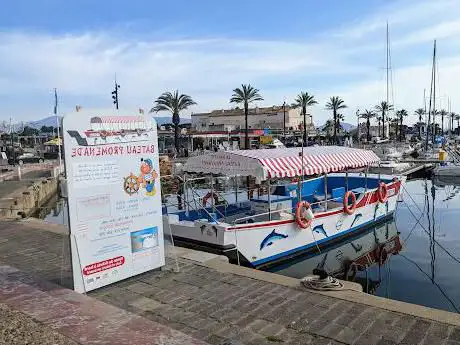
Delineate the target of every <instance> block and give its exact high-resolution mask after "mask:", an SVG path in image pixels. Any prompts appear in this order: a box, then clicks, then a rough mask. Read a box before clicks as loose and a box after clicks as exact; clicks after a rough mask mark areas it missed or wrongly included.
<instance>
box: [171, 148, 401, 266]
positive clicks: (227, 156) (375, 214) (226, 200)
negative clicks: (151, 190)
mask: <svg viewBox="0 0 460 345" xmlns="http://www.w3.org/2000/svg"><path fill="white" fill-rule="evenodd" d="M378 161H379V158H378V156H377V155H376V154H375V153H374V152H372V151H369V150H362V149H356V148H348V147H340V146H319V147H307V148H283V149H275V150H273V149H261V150H248V151H243V150H237V151H231V152H214V153H211V154H208V155H203V156H196V157H191V158H189V159H188V160H187V162H186V163H185V165H184V167H183V169H184V172H186V174H185V175H184V176H183V181H185V182H184V184H183V188H182V190H183V191H184V192H183V196H182V197H181V199H182V198H183V199H184V200H183V201H184V204H185V207H184V209H178V208H177V205H176V204H172V203H170V202H168V201H167V200H171V199H170V198H169V199H168V196H165V197H164V199H165V200H166V201H165V203H164V205H163V225H164V231H165V233H166V234H172V235H173V237H174V241H175V242H176V243H180V244H184V245H191V246H195V247H199V248H200V249H204V250H208V251H212V252H218V253H222V254H224V255H227V256H228V257H229V258H230V259H231V260H232V261H235V262H237V263H239V264H245V265H248V266H251V267H256V268H261V267H265V266H270V265H273V264H276V263H279V262H282V261H285V260H289V259H291V258H293V257H296V256H298V255H303V254H305V253H307V252H309V251H311V250H314V249H315V248H317V247H318V246H323V245H328V244H331V243H334V242H336V241H339V240H341V239H343V238H345V237H347V236H350V235H353V234H356V233H357V232H359V231H361V230H362V229H365V228H367V227H370V226H374V225H375V224H377V223H379V222H381V221H384V220H386V219H389V218H391V217H392V216H393V213H394V211H395V210H396V206H397V198H398V194H399V192H400V189H401V186H402V184H403V183H404V182H405V178H398V177H395V176H392V175H369V174H368V173H367V169H368V167H369V166H370V165H371V164H373V163H376V162H378ZM356 169H361V170H362V169H365V170H364V171H361V172H359V173H350V171H351V170H356ZM204 175H206V176H204ZM219 176H225V177H230V178H234V179H235V181H236V183H235V190H234V191H231V192H229V193H226V192H225V191H217V190H216V189H215V188H214V186H215V185H216V180H217V179H218V178H219ZM241 178H244V179H254V180H255V184H256V188H250V189H246V190H245V189H244V188H241V186H240V185H239V183H238V181H239V179H241ZM205 181H208V182H209V186H210V189H209V190H207V189H206V187H204V186H205V185H204V182H205ZM194 185H199V186H200V188H201V189H200V190H199V191H198V190H197V188H194V187H193V186H194ZM255 190H256V191H258V192H257V194H256V191H255ZM264 191H265V192H264ZM243 195H245V197H243Z"/></svg>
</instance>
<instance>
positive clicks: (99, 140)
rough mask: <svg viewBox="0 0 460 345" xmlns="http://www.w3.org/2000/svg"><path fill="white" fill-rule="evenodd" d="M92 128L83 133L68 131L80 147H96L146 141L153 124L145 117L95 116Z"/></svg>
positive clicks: (91, 121)
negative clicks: (145, 119) (146, 120)
mask: <svg viewBox="0 0 460 345" xmlns="http://www.w3.org/2000/svg"><path fill="white" fill-rule="evenodd" d="M89 126H90V128H89V129H87V130H86V131H84V132H83V136H82V135H81V133H79V132H77V131H68V133H69V135H70V137H72V138H73V139H74V140H75V141H76V142H77V143H78V144H79V145H80V146H95V145H108V144H120V143H130V142H139V141H146V140H148V138H149V133H150V132H151V131H152V124H151V123H150V122H149V123H147V122H145V121H144V117H143V116H94V117H92V118H91V120H90V124H89Z"/></svg>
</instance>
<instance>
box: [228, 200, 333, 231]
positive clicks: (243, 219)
mask: <svg viewBox="0 0 460 345" xmlns="http://www.w3.org/2000/svg"><path fill="white" fill-rule="evenodd" d="M331 202H337V198H329V199H327V200H321V201H315V202H312V203H310V206H311V207H312V209H313V207H315V206H321V205H324V208H319V210H318V209H317V210H315V209H313V214H315V213H318V211H319V212H323V211H324V210H327V204H328V203H331ZM338 207H342V206H338ZM282 213H284V214H286V215H289V216H291V217H294V216H295V210H294V208H292V207H288V208H284V209H279V210H270V211H267V212H262V213H255V214H253V215H247V216H244V217H241V218H238V219H235V220H234V221H233V222H232V226H235V225H242V224H247V223H248V221H251V223H259V222H263V221H264V220H260V221H255V219H256V218H258V217H259V218H260V217H267V216H268V218H269V221H270V220H274V219H272V216H273V215H275V214H278V215H280V219H277V220H282V217H281V214H282ZM290 219H293V218H290Z"/></svg>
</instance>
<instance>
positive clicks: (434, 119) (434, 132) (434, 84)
mask: <svg viewBox="0 0 460 345" xmlns="http://www.w3.org/2000/svg"><path fill="white" fill-rule="evenodd" d="M435 136H436V40H434V48H433V144H434V142H435V140H434V139H435Z"/></svg>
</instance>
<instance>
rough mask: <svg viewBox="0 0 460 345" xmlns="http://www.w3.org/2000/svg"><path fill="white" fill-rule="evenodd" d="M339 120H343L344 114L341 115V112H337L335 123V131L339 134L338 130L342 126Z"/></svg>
mask: <svg viewBox="0 0 460 345" xmlns="http://www.w3.org/2000/svg"><path fill="white" fill-rule="evenodd" d="M340 121H342V122H343V121H345V116H343V114H340V113H339V114H337V123H336V126H337V132H338V133H339V134H340V130H341V129H343V128H342V125H341V124H340Z"/></svg>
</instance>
